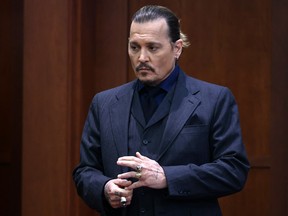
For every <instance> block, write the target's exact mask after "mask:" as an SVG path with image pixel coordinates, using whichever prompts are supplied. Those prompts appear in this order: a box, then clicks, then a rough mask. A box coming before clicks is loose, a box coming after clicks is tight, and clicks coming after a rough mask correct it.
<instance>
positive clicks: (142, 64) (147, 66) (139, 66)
mask: <svg viewBox="0 0 288 216" xmlns="http://www.w3.org/2000/svg"><path fill="white" fill-rule="evenodd" d="M143 68H145V69H148V70H151V71H152V72H155V70H154V68H152V67H151V66H150V65H148V64H146V63H140V64H139V65H138V66H137V67H136V68H135V70H136V71H137V72H139V70H141V69H143Z"/></svg>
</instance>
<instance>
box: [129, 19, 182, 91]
mask: <svg viewBox="0 0 288 216" xmlns="http://www.w3.org/2000/svg"><path fill="white" fill-rule="evenodd" d="M181 51H182V40H181V39H179V40H177V41H176V42H175V43H172V42H171V40H170V38H169V36H168V26H167V23H166V21H165V19H157V20H154V21H150V22H145V23H136V22H132V24H131V28H130V37H129V44H128V53H129V56H130V60H131V64H132V67H133V70H134V72H135V74H136V77H137V78H138V79H139V80H140V81H142V82H143V83H145V84H147V85H153V86H155V85H158V84H159V83H160V82H161V81H163V80H164V79H165V78H167V77H168V76H169V74H170V73H171V72H172V70H173V69H174V66H175V60H176V58H177V59H178V58H179V56H180V54H181Z"/></svg>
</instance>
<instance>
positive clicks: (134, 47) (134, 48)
mask: <svg viewBox="0 0 288 216" xmlns="http://www.w3.org/2000/svg"><path fill="white" fill-rule="evenodd" d="M130 49H131V50H132V51H137V50H138V49H139V48H138V47H137V46H135V45H130Z"/></svg>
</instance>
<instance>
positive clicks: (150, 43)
mask: <svg viewBox="0 0 288 216" xmlns="http://www.w3.org/2000/svg"><path fill="white" fill-rule="evenodd" d="M129 44H133V45H139V43H138V42H136V41H129ZM145 45H146V46H151V45H154V46H155V45H156V46H162V44H161V43H159V42H147V43H145Z"/></svg>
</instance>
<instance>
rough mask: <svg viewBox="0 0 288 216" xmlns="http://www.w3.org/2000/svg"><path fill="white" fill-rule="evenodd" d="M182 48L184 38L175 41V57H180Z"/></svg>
mask: <svg viewBox="0 0 288 216" xmlns="http://www.w3.org/2000/svg"><path fill="white" fill-rule="evenodd" d="M182 48H183V40H182V39H178V40H177V41H175V43H174V53H175V58H176V59H179V57H180V55H181V53H182Z"/></svg>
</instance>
